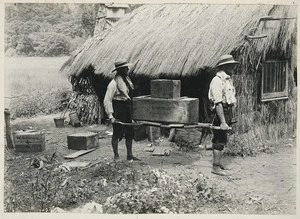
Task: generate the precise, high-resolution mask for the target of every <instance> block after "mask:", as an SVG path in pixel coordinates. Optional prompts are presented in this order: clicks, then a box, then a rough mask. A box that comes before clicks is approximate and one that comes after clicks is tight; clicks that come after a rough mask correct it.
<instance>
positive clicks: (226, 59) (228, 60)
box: [217, 55, 239, 67]
mask: <svg viewBox="0 0 300 219" xmlns="http://www.w3.org/2000/svg"><path fill="white" fill-rule="evenodd" d="M227 64H239V62H237V61H235V60H234V58H233V57H232V55H223V56H221V57H220V59H219V61H218V64H217V67H219V66H221V65H227Z"/></svg>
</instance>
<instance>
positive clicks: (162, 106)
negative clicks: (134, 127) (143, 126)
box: [132, 96, 199, 124]
mask: <svg viewBox="0 0 300 219" xmlns="http://www.w3.org/2000/svg"><path fill="white" fill-rule="evenodd" d="M132 117H133V119H134V120H140V121H141V120H144V121H153V122H165V123H184V124H193V123H198V122H199V99H198V98H188V97H181V98H178V99H161V98H150V97H148V96H141V97H135V98H133V100H132Z"/></svg>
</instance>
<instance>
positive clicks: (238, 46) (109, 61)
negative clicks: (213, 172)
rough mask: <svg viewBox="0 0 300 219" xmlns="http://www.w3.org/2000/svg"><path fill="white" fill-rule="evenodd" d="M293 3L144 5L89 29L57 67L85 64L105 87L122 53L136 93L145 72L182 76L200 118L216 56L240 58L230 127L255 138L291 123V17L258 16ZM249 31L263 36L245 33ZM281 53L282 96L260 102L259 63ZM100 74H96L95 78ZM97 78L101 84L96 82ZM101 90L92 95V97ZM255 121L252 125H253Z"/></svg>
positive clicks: (287, 10)
mask: <svg viewBox="0 0 300 219" xmlns="http://www.w3.org/2000/svg"><path fill="white" fill-rule="evenodd" d="M296 11H297V10H296V7H295V6H284V5H281V6H278V5H276V6H273V5H193V4H168V5H145V6H141V7H139V8H138V9H136V10H134V11H133V12H131V13H130V14H127V15H126V16H125V17H124V18H123V19H121V20H120V21H119V22H118V23H117V24H116V26H115V27H114V28H113V29H112V30H111V31H110V32H106V33H103V34H102V35H101V36H96V37H94V38H92V39H91V40H90V41H89V42H87V43H86V44H85V45H84V46H83V48H81V49H80V50H78V51H77V52H76V53H75V55H74V56H73V57H72V58H71V59H70V60H69V61H68V62H67V63H65V65H64V66H63V68H62V71H63V73H65V74H68V75H69V76H72V77H78V76H79V77H80V74H81V73H82V72H83V71H84V70H85V69H88V68H89V66H92V67H93V73H95V74H96V75H100V76H101V78H102V79H103V80H104V79H105V83H103V81H102V82H96V83H94V85H95V86H94V88H95V89H96V90H98V93H102V94H103V92H105V89H106V83H107V80H108V79H110V78H112V77H113V76H114V75H113V74H112V73H111V71H112V70H113V67H114V66H113V63H114V61H115V60H116V59H119V58H126V59H127V60H129V61H130V62H132V63H133V64H134V65H133V67H132V69H131V76H132V77H133V80H134V82H135V84H136V88H137V89H136V92H137V93H136V95H139V94H149V91H150V83H149V82H150V79H154V78H173V79H180V80H181V81H182V95H187V96H190V97H198V98H200V105H199V107H200V114H201V115H200V118H201V121H209V120H210V117H209V116H210V115H209V112H208V111H207V105H206V101H207V89H208V85H209V82H210V80H211V78H212V77H213V76H214V73H215V71H216V69H214V66H215V65H216V63H217V61H218V59H219V57H220V56H221V55H224V54H232V55H233V56H234V57H235V58H236V59H238V60H239V61H240V62H241V65H240V66H239V69H238V74H237V75H235V76H234V80H235V85H236V87H237V94H238V108H237V109H238V116H239V122H238V124H237V127H238V128H237V130H238V131H237V132H249V130H252V131H253V130H255V132H253V136H254V137H257V138H260V137H261V136H263V137H264V138H265V137H274V136H275V137H280V136H283V135H286V134H287V133H291V132H293V131H294V129H295V126H296V95H295V93H294V92H295V89H294V88H295V84H294V78H293V75H294V69H295V68H296V63H297V61H296V19H287V20H276V21H262V22H259V19H260V18H262V17H266V16H272V17H274V18H293V17H296V16H297V13H296ZM246 35H249V36H262V35H266V36H267V37H265V38H261V39H255V40H254V39H252V40H251V39H250V40H247V39H246V37H245V36H246ZM278 58H280V59H288V60H289V63H290V66H289V73H290V75H289V88H290V90H289V99H288V100H280V101H271V102H266V103H261V102H260V101H259V98H258V97H259V92H258V91H259V85H260V77H261V68H262V62H263V61H265V60H268V59H278ZM102 79H101V80H102ZM101 83H102V84H101ZM102 98H103V97H100V101H101V99H102ZM254 126H256V127H259V128H255V129H253V127H254Z"/></svg>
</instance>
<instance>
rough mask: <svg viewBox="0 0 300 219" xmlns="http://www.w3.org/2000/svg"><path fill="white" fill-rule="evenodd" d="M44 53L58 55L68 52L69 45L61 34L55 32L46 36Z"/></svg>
mask: <svg viewBox="0 0 300 219" xmlns="http://www.w3.org/2000/svg"><path fill="white" fill-rule="evenodd" d="M46 48H47V49H46V52H45V53H46V54H47V55H48V56H58V55H67V54H69V52H70V51H69V50H70V45H69V42H68V41H67V39H66V37H65V36H64V35H63V34H55V35H52V36H51V37H49V38H48V40H47V47H46Z"/></svg>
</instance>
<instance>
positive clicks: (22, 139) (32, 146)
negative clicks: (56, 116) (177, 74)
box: [13, 130, 45, 152]
mask: <svg viewBox="0 0 300 219" xmlns="http://www.w3.org/2000/svg"><path fill="white" fill-rule="evenodd" d="M13 140H14V145H15V151H16V152H42V151H44V150H45V133H43V132H39V131H32V130H27V131H15V132H14V133H13Z"/></svg>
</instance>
